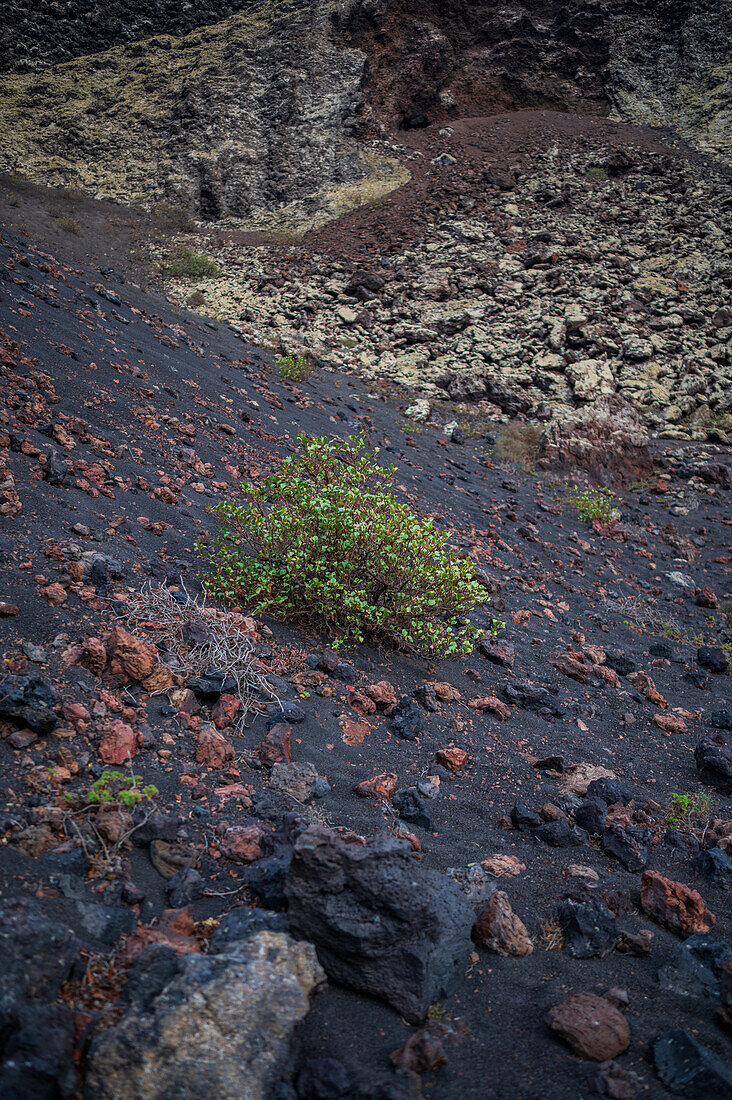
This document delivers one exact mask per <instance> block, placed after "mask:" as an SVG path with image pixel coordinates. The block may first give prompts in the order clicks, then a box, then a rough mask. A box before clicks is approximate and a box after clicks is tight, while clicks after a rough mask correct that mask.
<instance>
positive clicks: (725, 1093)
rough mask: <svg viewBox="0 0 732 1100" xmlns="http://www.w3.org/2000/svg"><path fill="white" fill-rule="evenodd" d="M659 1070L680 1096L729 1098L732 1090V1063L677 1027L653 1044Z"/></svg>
mask: <svg viewBox="0 0 732 1100" xmlns="http://www.w3.org/2000/svg"><path fill="white" fill-rule="evenodd" d="M653 1058H654V1061H655V1063H656V1072H657V1073H658V1076H659V1077H660V1078H661V1080H662V1081H663V1083H664V1085H665V1086H666V1088H667V1089H670V1090H671V1092H675V1093H676V1094H677V1095H679V1096H686V1097H687V1098H688V1100H690V1098H691V1097H692V1096H693V1097H699V1100H701V1098H702V1097H703V1098H704V1100H728V1098H729V1096H730V1093H732V1066H731V1065H730V1064H729V1062H723V1061H722V1059H721V1058H719V1057H718V1056H717V1055H716V1054H714V1053H713V1051H711V1050H709V1048H708V1047H704V1046H702V1045H701V1043H697V1041H696V1039H692V1037H691V1035H689V1034H688V1032H686V1031H681V1030H680V1029H674V1030H673V1031H664V1032H663V1033H662V1034H661V1035H658V1036H657V1037H656V1039H655V1041H654V1043H653Z"/></svg>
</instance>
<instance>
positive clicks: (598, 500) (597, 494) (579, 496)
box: [567, 485, 617, 523]
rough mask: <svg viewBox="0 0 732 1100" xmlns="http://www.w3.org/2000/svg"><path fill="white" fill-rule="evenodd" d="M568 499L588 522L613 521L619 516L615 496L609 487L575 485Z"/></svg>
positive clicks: (578, 513)
mask: <svg viewBox="0 0 732 1100" xmlns="http://www.w3.org/2000/svg"><path fill="white" fill-rule="evenodd" d="M567 499H568V501H569V503H570V504H571V505H572V507H573V508H575V509H576V511H577V515H578V516H579V518H580V519H583V520H584V521H585V522H586V523H592V522H593V521H594V520H599V521H600V523H612V522H613V521H614V520H615V519H616V518H617V510H616V507H615V497H614V495H613V494H612V493H611V492H610V490H609V489H579V488H578V487H577V486H576V485H575V486H574V488H573V489H572V490H571V492H570V493H568V495H567Z"/></svg>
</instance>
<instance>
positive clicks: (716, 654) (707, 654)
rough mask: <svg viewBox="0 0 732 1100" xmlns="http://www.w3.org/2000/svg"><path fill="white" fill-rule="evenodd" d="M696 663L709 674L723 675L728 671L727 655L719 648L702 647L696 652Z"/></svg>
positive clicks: (711, 646)
mask: <svg viewBox="0 0 732 1100" xmlns="http://www.w3.org/2000/svg"><path fill="white" fill-rule="evenodd" d="M696 663H697V664H698V665H699V667H700V668H708V669H709V671H710V672H716V673H720V674H721V673H725V672H727V670H728V665H727V654H726V653H725V652H724V650H723V649H722V647H721V646H715V645H702V646H699V648H698V649H697V651H696Z"/></svg>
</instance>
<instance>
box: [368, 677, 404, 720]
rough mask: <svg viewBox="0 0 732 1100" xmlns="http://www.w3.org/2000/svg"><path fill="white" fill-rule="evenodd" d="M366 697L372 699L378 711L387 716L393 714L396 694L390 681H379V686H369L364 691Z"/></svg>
mask: <svg viewBox="0 0 732 1100" xmlns="http://www.w3.org/2000/svg"><path fill="white" fill-rule="evenodd" d="M364 695H367V696H368V697H369V699H371V701H372V702H373V703H374V704H375V706H376V709H377V710H381V711H383V712H384V713H385V714H391V712H392V711H393V709H394V707H395V706H396V701H397V698H396V692H395V691H394V688H393V687H392V686H391V684H390V683H389V682H388V680H379V682H378V683H377V684H369V686H368V687H367V688H365V689H364Z"/></svg>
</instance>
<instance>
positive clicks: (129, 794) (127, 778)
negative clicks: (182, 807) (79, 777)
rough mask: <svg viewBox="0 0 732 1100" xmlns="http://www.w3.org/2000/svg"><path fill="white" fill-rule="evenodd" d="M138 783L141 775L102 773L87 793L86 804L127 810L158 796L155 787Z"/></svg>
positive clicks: (140, 780)
mask: <svg viewBox="0 0 732 1100" xmlns="http://www.w3.org/2000/svg"><path fill="white" fill-rule="evenodd" d="M140 783H142V776H141V775H126V774H125V773H124V772H104V773H103V774H102V775H101V776H100V777H99V779H97V780H96V781H95V782H94V783H92V785H91V787H90V788H89V790H88V791H87V793H86V803H87V805H95V804H96V805H99V806H107V807H109V808H110V809H119V808H120V807H124V808H125V809H127V810H129V809H131V808H132V807H133V806H139V805H140V804H141V803H143V802H151V801H152V799H153V798H155V797H156V796H157V794H158V789H157V787H153V786H152V784H150V785H149V786H147V787H140V786H139V784H140ZM71 797H72V796H69V798H71Z"/></svg>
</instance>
